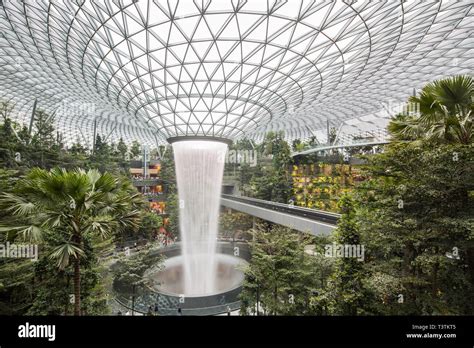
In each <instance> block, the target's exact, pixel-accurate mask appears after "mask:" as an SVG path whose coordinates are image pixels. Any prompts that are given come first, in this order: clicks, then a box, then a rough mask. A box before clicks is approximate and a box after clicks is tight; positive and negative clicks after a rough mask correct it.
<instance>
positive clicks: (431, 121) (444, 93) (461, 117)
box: [388, 75, 474, 144]
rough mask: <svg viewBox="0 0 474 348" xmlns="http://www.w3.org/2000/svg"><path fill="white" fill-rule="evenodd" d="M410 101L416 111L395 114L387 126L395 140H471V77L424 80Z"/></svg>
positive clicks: (473, 95) (473, 82)
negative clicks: (429, 81)
mask: <svg viewBox="0 0 474 348" xmlns="http://www.w3.org/2000/svg"><path fill="white" fill-rule="evenodd" d="M409 102H410V103H412V104H415V105H418V106H419V114H418V115H406V114H402V115H397V116H396V117H395V118H394V119H393V120H392V121H391V122H390V124H389V126H388V129H389V131H390V133H391V134H392V137H393V138H394V140H402V141H403V140H409V141H411V140H418V139H426V140H429V141H433V142H443V143H461V144H470V143H472V141H473V140H474V79H473V78H472V77H471V76H464V75H459V76H453V77H450V78H446V79H442V80H436V81H433V82H431V83H429V84H427V85H426V86H425V87H423V89H422V90H421V92H420V93H419V95H418V96H413V97H410V99H409Z"/></svg>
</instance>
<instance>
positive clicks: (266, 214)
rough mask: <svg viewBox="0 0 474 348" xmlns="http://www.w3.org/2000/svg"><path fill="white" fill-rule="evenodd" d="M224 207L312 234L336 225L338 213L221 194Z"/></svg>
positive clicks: (325, 230)
mask: <svg viewBox="0 0 474 348" xmlns="http://www.w3.org/2000/svg"><path fill="white" fill-rule="evenodd" d="M221 204H222V205H223V206H224V207H227V208H231V209H233V210H237V211H240V212H242V213H246V214H249V215H252V216H255V217H258V218H260V219H263V220H266V221H270V222H273V223H276V224H279V225H283V226H287V227H290V228H292V229H295V230H297V231H301V232H306V233H311V234H313V235H316V236H317V235H327V234H330V233H331V231H332V230H333V229H334V228H335V227H336V224H337V221H338V220H339V218H340V217H341V215H340V214H336V213H330V212H326V211H322V210H315V209H308V208H301V207H295V206H291V205H289V204H283V203H276V202H270V201H264V200H261V199H255V198H249V197H243V196H233V195H225V194H224V195H222V198H221Z"/></svg>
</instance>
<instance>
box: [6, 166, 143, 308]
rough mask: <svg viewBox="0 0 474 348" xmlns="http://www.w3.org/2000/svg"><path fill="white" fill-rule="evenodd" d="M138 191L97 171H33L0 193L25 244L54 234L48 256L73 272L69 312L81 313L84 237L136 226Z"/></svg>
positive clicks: (15, 229) (12, 222) (17, 234)
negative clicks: (12, 190)
mask: <svg viewBox="0 0 474 348" xmlns="http://www.w3.org/2000/svg"><path fill="white" fill-rule="evenodd" d="M142 202H143V201H142V198H141V197H140V195H139V193H138V192H137V191H136V190H134V189H133V187H132V186H131V184H130V183H128V182H126V181H121V180H119V179H117V178H114V177H113V176H112V175H111V174H109V173H104V174H101V173H100V172H99V171H97V170H89V171H87V172H86V171H84V170H82V169H77V170H74V171H67V170H65V169H59V168H54V169H51V170H50V171H46V170H44V169H39V168H34V169H32V170H31V171H30V173H29V174H28V175H27V176H26V178H25V179H23V180H21V181H20V182H19V184H18V186H17V190H16V194H11V193H3V194H1V195H0V205H1V206H2V207H4V209H5V210H6V211H7V212H8V213H9V214H10V216H11V218H12V221H10V225H11V226H13V227H3V228H2V229H1V230H3V231H9V232H14V233H15V235H16V236H18V237H21V238H22V239H23V240H28V241H41V240H42V239H43V238H42V237H44V234H45V233H54V235H55V236H56V237H57V238H56V239H59V245H58V244H55V245H49V247H50V249H52V250H51V253H50V258H52V259H54V260H56V262H57V266H58V268H59V269H60V270H63V269H64V268H65V267H67V266H68V265H69V264H70V263H71V262H72V264H73V268H74V295H75V296H74V297H75V299H74V301H75V303H74V314H75V315H80V314H81V273H80V271H81V258H83V257H85V253H84V238H85V237H88V236H99V237H101V238H103V239H105V238H109V237H110V236H111V235H112V234H114V233H120V232H122V231H123V230H124V229H126V228H137V227H138V219H139V209H138V208H139V207H140V205H141V203H142Z"/></svg>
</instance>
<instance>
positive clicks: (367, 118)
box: [0, 0, 474, 144]
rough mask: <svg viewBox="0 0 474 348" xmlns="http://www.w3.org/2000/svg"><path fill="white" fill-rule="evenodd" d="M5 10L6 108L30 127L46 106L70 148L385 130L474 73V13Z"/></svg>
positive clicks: (462, 8)
mask: <svg viewBox="0 0 474 348" xmlns="http://www.w3.org/2000/svg"><path fill="white" fill-rule="evenodd" d="M0 3H2V5H1V8H0V32H1V33H0V67H1V70H0V98H2V99H12V100H13V102H15V105H16V111H17V117H18V119H19V120H20V121H24V122H27V118H28V117H29V114H31V108H32V105H33V104H34V100H37V103H38V107H41V108H42V109H44V110H46V111H48V112H50V113H53V112H55V115H56V122H57V123H58V127H59V130H60V131H62V132H63V133H65V135H67V137H68V139H69V141H76V140H78V139H79V140H86V141H88V140H87V139H91V132H92V131H93V130H92V129H93V127H97V132H98V133H99V134H108V135H110V136H111V138H113V139H117V138H119V137H123V138H124V139H125V140H126V141H128V142H129V141H131V140H133V139H138V140H139V141H140V142H142V143H149V144H156V143H157V142H158V143H159V142H163V141H164V140H165V139H166V138H168V137H172V136H183V135H206V136H219V137H227V138H238V137H242V136H246V137H251V138H254V139H257V140H259V139H261V137H262V135H263V134H264V133H265V132H267V131H270V130H273V131H277V130H283V131H285V132H286V135H287V137H288V138H289V139H292V138H306V137H309V136H312V135H317V136H318V137H321V134H325V132H322V130H323V129H325V128H326V125H327V123H328V122H329V123H330V124H331V125H333V126H335V127H339V128H340V129H341V130H342V132H346V133H348V132H349V133H350V132H358V131H367V130H373V129H377V128H380V127H383V126H384V125H385V123H386V120H387V117H389V116H390V115H391V114H393V108H392V107H393V106H394V105H396V104H399V103H402V102H404V101H405V100H406V98H407V97H408V96H409V95H411V94H412V93H413V90H414V89H416V88H420V87H421V86H422V85H423V84H425V83H426V82H428V81H430V80H433V79H436V78H441V77H445V76H449V75H454V74H472V73H473V70H474V68H473V67H474V58H473V57H474V38H473V36H474V34H473V32H474V8H473V7H474V2H473V1H472V0H465V1H423V2H421V1H407V2H405V1H361V0H359V1H349V0H348V1H344V2H343V1H305V0H291V1H279V0H278V1H276V0H268V1H263V0H248V1H245V0H232V1H231V0H194V1H192V0H181V1H177V0H175V1H171V0H168V1H164V0H163V1H162V0H138V1H125V0H123V1H122V0H106V1H83V0H81V1H24V2H23V1H17V0H3V1H0ZM94 125H95V126H94ZM323 140H324V139H323Z"/></svg>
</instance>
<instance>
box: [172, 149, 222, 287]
mask: <svg viewBox="0 0 474 348" xmlns="http://www.w3.org/2000/svg"><path fill="white" fill-rule="evenodd" d="M172 145H173V152H174V158H175V163H176V180H177V184H178V196H179V222H180V233H181V242H182V255H183V262H184V265H183V268H184V294H185V295H188V296H189V295H192V296H196V295H204V294H212V293H214V292H215V291H216V274H217V264H216V261H217V260H216V253H217V250H216V245H217V244H216V243H217V231H218V221H219V208H220V198H221V197H220V196H221V187H222V176H223V173H224V159H223V158H224V155H225V152H226V150H227V145H226V144H225V143H222V142H218V141H207V140H184V141H178V142H174V143H173V144H172Z"/></svg>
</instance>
